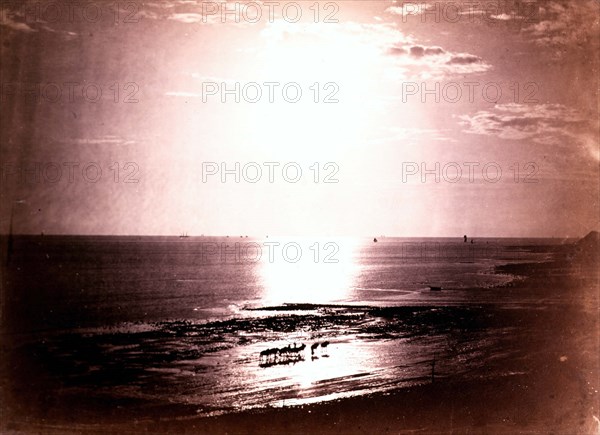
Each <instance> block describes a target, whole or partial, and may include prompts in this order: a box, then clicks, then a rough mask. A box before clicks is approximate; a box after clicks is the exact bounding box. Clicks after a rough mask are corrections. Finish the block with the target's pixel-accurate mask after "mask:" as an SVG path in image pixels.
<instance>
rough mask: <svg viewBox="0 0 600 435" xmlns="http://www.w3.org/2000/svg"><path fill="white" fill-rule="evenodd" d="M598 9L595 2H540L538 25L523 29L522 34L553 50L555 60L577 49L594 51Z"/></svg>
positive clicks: (562, 0) (596, 38)
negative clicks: (523, 32)
mask: <svg viewBox="0 0 600 435" xmlns="http://www.w3.org/2000/svg"><path fill="white" fill-rule="evenodd" d="M599 9H600V2H598V1H597V0H581V1H578V2H568V1H564V0H550V1H545V2H541V3H539V10H538V12H539V13H538V17H537V18H538V22H536V23H533V24H531V25H529V26H528V27H526V28H525V34H527V35H529V37H530V38H532V39H533V40H534V41H535V43H536V44H538V45H540V46H544V47H548V48H550V49H553V50H555V54H556V56H557V57H561V56H562V54H564V53H567V52H569V51H570V50H573V49H577V48H579V49H583V50H586V51H587V50H590V51H592V52H594V51H597V50H598V39H599V38H598V34H599V32H600V27H599V21H600V20H598V13H599ZM557 49H558V50H557ZM560 50H562V52H561V51H560Z"/></svg>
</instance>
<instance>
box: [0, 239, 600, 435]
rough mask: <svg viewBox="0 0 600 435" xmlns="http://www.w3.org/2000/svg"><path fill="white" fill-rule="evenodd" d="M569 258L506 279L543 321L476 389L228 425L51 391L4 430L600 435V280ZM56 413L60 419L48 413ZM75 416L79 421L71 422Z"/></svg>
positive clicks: (449, 386)
mask: <svg viewBox="0 0 600 435" xmlns="http://www.w3.org/2000/svg"><path fill="white" fill-rule="evenodd" d="M569 251H570V250H569V249H559V250H557V254H556V258H554V259H553V260H551V261H548V262H543V263H519V264H510V263H509V264H506V265H503V266H497V267H496V270H499V271H503V272H507V273H515V274H517V275H520V276H524V279H523V280H522V281H519V282H518V285H517V286H514V287H506V288H499V289H495V290H499V291H503V292H509V293H512V292H526V293H527V294H530V295H531V296H532V298H531V303H532V304H539V305H540V306H541V307H542V308H543V309H542V310H538V311H534V310H522V309H508V310H507V313H508V314H507V315H506V316H501V317H500V318H499V320H498V321H500V322H504V323H510V324H512V323H514V324H519V325H521V329H522V331H521V332H520V334H519V335H517V336H515V337H507V342H506V343H508V345H509V347H508V348H507V349H508V350H509V351H513V354H512V355H511V356H510V358H509V359H507V358H500V359H499V360H498V361H495V362H494V361H491V360H490V363H489V364H488V365H487V366H484V367H479V368H477V369H475V372H474V373H472V374H470V375H469V376H468V377H465V376H464V375H462V374H454V375H450V376H447V377H444V378H440V377H438V378H436V381H435V382H434V383H433V384H432V383H429V382H425V383H421V384H420V385H416V386H409V387H400V388H397V389H394V390H391V391H388V392H371V393H367V394H363V395H359V396H354V397H347V398H343V399H334V400H331V401H323V402H320V403H314V404H307V405H296V406H286V407H285V408H274V407H262V408H254V409H248V410H244V411H234V412H228V413H224V414H221V415H217V416H195V413H196V410H197V408H198V406H195V405H191V404H188V405H185V404H181V403H173V404H170V403H169V400H168V398H164V399H163V400H161V401H160V402H158V401H157V402H144V401H143V400H142V399H139V400H137V399H131V400H128V399H126V398H121V399H117V400H115V398H111V397H101V396H96V397H93V398H92V397H86V398H84V400H78V397H77V396H76V395H69V393H64V392H63V390H61V389H58V390H55V391H57V392H58V393H59V394H58V396H56V397H45V396H44V394H48V391H52V388H56V387H50V388H48V390H47V391H46V392H43V391H42V392H39V393H34V394H33V397H37V399H36V400H37V403H36V404H34V405H32V406H33V407H34V408H35V409H37V413H35V414H29V411H30V410H31V409H28V405H24V404H20V406H19V405H17V404H16V403H15V404H13V405H15V406H13V407H11V409H4V410H3V411H4V414H5V415H7V416H10V414H12V418H11V419H8V424H7V423H6V422H4V423H2V424H1V425H0V427H2V428H4V429H5V430H7V431H11V432H15V433H19V432H22V433H26V432H30V431H39V432H41V433H65V432H67V433H68V432H70V433H125V432H134V433H137V432H143V433H198V432H203V433H205V432H208V433H231V432H233V433H241V432H242V433H257V434H259V433H260V434H265V433H282V432H286V433H324V434H327V433H340V434H341V433H373V432H377V433H386V432H392V433H460V434H462V433H482V432H485V433H511V434H512V433H553V432H554V433H557V434H560V433H581V434H587V433H591V432H592V431H597V430H598V428H597V427H596V426H594V425H595V424H596V421H595V420H594V417H596V418H598V417H600V415H599V411H598V410H599V403H598V397H599V396H598V392H597V390H598V389H599V387H600V386H599V385H598V382H597V381H598V373H599V370H598V366H599V364H598V356H597V355H598V354H599V352H598V350H599V346H598V341H597V337H598V319H597V312H598V287H597V277H596V276H595V275H593V274H592V272H593V271H595V269H592V268H591V267H593V266H594V263H593V262H592V263H591V267H590V265H589V264H587V263H586V262H583V263H582V262H578V263H577V264H574V263H573V262H565V260H564V258H567V257H568V255H569ZM596 273H597V271H596ZM574 276H579V279H577V280H575V279H574ZM477 290H478V289H473V291H477ZM486 291H487V290H486ZM538 297H539V298H543V299H538ZM552 298H554V299H552ZM548 301H554V302H552V303H549V302H548ZM483 305H485V304H483ZM300 306H301V307H302V308H305V309H314V308H315V307H318V305H316V304H301V305H300ZM272 308H274V307H266V308H264V310H267V309H272ZM285 308H286V309H288V310H289V306H286V307H285ZM330 308H333V306H330ZM365 308H366V307H365V306H364V305H361V306H360V307H358V306H352V307H349V306H341V307H340V306H337V307H336V308H334V310H335V309H340V310H344V309H349V311H353V310H357V309H365ZM421 308H423V307H421ZM281 309H282V310H285V309H284V308H281ZM414 309H416V310H417V311H419V307H407V306H403V307H402V306H401V307H388V308H378V307H370V308H368V310H374V311H378V312H379V314H381V315H385V314H387V315H391V316H394V315H398V313H404V312H405V313H412V311H413V310H414ZM502 310H504V309H502ZM502 310H500V312H502ZM594 310H595V311H594ZM425 312H426V311H425ZM463 314H464V313H463ZM461 315H462V314H461ZM426 319H431V318H426ZM442 319H445V320H443V322H445V323H441V325H444V324H450V323H451V322H452V320H451V319H452V317H450V318H447V317H442ZM242 321H243V320H242ZM448 322H450V323H448ZM224 326H225V327H227V323H226V322H225V325H224ZM506 343H505V344H506ZM47 386H48V385H46V387H47ZM3 395H4V393H3ZM52 403H60V407H59V408H56V406H55V407H54V409H53V408H52V407H51V406H50V407H49V405H51V404H52ZM21 406H23V408H21ZM5 408H6V407H5ZM67 408H70V409H73V410H74V411H76V412H75V414H76V415H71V416H69V415H67V414H66V413H65V410H66V409H67ZM151 415H156V416H157V417H156V418H153V417H149V416H151ZM11 420H12V421H11Z"/></svg>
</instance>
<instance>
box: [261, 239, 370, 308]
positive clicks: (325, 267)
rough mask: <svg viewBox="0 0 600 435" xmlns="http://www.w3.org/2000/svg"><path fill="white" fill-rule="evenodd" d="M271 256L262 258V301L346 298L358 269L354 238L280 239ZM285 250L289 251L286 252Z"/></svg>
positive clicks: (353, 283) (322, 300)
mask: <svg viewBox="0 0 600 435" xmlns="http://www.w3.org/2000/svg"><path fill="white" fill-rule="evenodd" d="M269 243H278V244H279V245H276V246H275V248H277V249H274V251H273V252H275V254H274V255H273V256H272V257H271V258H269V256H267V255H265V256H263V257H262V258H261V264H260V267H259V270H260V271H259V276H260V281H261V283H262V286H263V291H264V293H263V302H264V303H266V304H281V303H284V302H287V303H300V302H302V303H315V304H319V303H335V302H343V301H347V300H348V298H349V296H350V295H351V292H352V289H353V288H354V286H355V279H356V276H357V274H358V271H359V265H358V264H357V262H356V256H355V254H356V249H357V245H358V243H357V242H356V240H354V239H349V238H343V239H342V238H336V239H327V240H325V239H323V240H314V239H310V240H309V239H303V240H299V239H294V240H291V239H277V240H270V239H269ZM284 251H286V253H285V254H284Z"/></svg>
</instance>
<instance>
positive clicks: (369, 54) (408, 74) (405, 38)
mask: <svg viewBox="0 0 600 435" xmlns="http://www.w3.org/2000/svg"><path fill="white" fill-rule="evenodd" d="M261 34H262V36H263V37H264V38H265V39H266V40H268V43H269V44H272V45H273V44H278V43H279V44H282V46H283V45H286V44H287V45H289V46H293V45H294V42H295V41H298V43H301V42H303V41H305V40H306V38H311V39H310V41H309V42H311V43H314V44H315V45H318V46H319V47H321V48H319V50H320V51H321V52H322V51H323V50H324V49H323V48H322V47H329V46H330V47H332V49H331V53H324V54H323V56H324V57H325V58H329V59H335V58H336V55H337V53H336V50H337V51H338V52H342V51H344V50H348V48H347V47H352V51H353V52H354V53H356V64H357V65H356V66H351V65H349V66H348V67H356V68H359V67H361V65H362V64H364V63H365V62H383V63H384V64H385V65H381V67H382V68H383V69H387V71H388V72H389V74H386V76H387V77H389V78H393V79H395V80H397V79H416V80H420V79H425V80H428V79H443V78H447V77H450V76H454V75H458V74H461V75H464V74H471V73H481V72H485V71H488V70H490V69H491V68H492V67H491V65H489V64H488V63H486V62H485V61H484V60H483V59H482V58H480V57H478V56H476V55H474V54H471V53H455V52H451V51H447V50H445V49H444V48H443V47H440V46H437V45H432V46H427V45H424V44H419V43H418V41H417V40H416V39H415V38H414V37H412V36H409V35H406V34H404V33H403V32H402V31H401V30H400V29H399V27H398V25H397V24H396V23H376V24H361V23H356V22H347V23H344V24H339V25H335V26H331V25H329V24H300V23H295V24H290V23H286V22H284V21H282V20H279V21H276V22H274V23H272V24H269V25H267V26H266V28H265V29H264V30H263V31H262V32H261ZM303 38H305V39H303Z"/></svg>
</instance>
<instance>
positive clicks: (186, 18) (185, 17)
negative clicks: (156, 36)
mask: <svg viewBox="0 0 600 435" xmlns="http://www.w3.org/2000/svg"><path fill="white" fill-rule="evenodd" d="M167 19H169V20H172V21H179V22H180V23H187V24H193V23H199V22H201V21H202V19H203V15H202V14H196V13H182V14H179V13H175V14H171V15H169V16H168V17H167ZM205 20H206V19H205Z"/></svg>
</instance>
